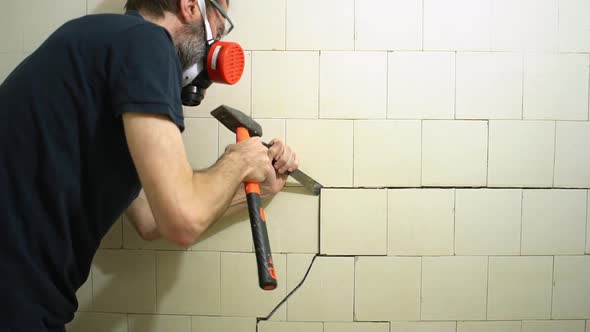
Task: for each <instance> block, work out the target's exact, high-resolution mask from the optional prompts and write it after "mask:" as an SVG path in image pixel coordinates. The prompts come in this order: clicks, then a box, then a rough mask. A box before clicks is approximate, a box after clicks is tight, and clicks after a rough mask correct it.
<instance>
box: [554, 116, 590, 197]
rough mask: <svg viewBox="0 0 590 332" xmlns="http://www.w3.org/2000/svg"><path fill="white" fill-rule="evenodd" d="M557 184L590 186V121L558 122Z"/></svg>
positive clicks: (556, 143)
mask: <svg viewBox="0 0 590 332" xmlns="http://www.w3.org/2000/svg"><path fill="white" fill-rule="evenodd" d="M554 181H555V183H554V184H555V186H556V187H577V188H588V187H590V123H588V122H573V121H572V122H565V121H559V122H557V128H556V138H555V180H554Z"/></svg>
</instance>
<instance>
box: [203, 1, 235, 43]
mask: <svg viewBox="0 0 590 332" xmlns="http://www.w3.org/2000/svg"><path fill="white" fill-rule="evenodd" d="M209 2H211V4H212V5H213V6H214V7H215V9H217V11H218V12H219V13H220V14H221V16H223V18H224V20H225V22H224V24H223V26H222V27H221V29H218V31H215V32H214V33H215V38H216V39H223V38H225V36H227V35H229V33H230V32H231V31H232V30H233V29H234V23H233V22H232V20H231V19H230V18H229V16H227V13H226V12H225V10H223V8H221V5H220V4H219V3H218V2H217V0H209Z"/></svg>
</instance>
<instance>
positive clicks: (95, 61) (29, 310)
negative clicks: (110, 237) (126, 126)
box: [0, 12, 184, 331]
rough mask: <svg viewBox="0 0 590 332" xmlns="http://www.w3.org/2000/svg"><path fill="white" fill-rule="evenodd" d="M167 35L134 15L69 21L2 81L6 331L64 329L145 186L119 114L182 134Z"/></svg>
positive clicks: (0, 284) (0, 200) (0, 186)
mask: <svg viewBox="0 0 590 332" xmlns="http://www.w3.org/2000/svg"><path fill="white" fill-rule="evenodd" d="M180 88H181V68H180V63H179V60H178V56H177V53H176V49H175V47H174V43H173V42H172V39H171V37H170V35H169V34H168V32H167V31H166V30H165V29H164V28H162V27H160V26H158V25H155V24H152V23H150V22H148V21H145V20H144V19H143V18H142V17H141V16H139V15H138V14H137V13H136V12H130V13H128V15H114V14H105V15H90V16H85V17H82V18H79V19H75V20H72V21H70V22H68V23H66V24H64V25H63V26H62V27H60V28H59V29H58V30H57V31H56V32H55V33H53V34H52V35H51V36H50V37H49V38H48V39H47V41H45V42H44V43H43V44H42V45H41V46H40V47H39V49H38V50H37V51H35V52H34V53H32V54H31V55H30V56H29V57H28V58H26V59H25V60H24V61H23V62H22V63H21V64H20V65H19V66H18V67H17V68H16V69H15V70H14V71H13V72H12V73H11V74H10V75H9V76H8V77H7V78H6V80H5V81H4V82H3V83H2V85H0V278H1V281H0V299H1V300H0V331H4V329H8V330H9V331H60V330H63V326H64V324H65V323H67V322H68V321H70V320H71V319H72V318H73V315H74V312H75V310H76V309H77V301H76V297H75V292H76V290H77V289H78V288H79V287H80V286H81V285H82V284H83V283H84V282H85V281H86V279H87V277H88V274H89V270H90V264H91V261H92V259H93V257H94V255H95V252H96V250H97V248H98V246H99V243H100V241H101V239H102V237H103V236H104V235H105V233H106V232H107V231H108V230H109V228H110V227H111V226H112V224H113V223H114V222H115V220H116V219H117V218H118V217H119V215H121V213H122V212H123V211H124V210H125V209H126V208H127V207H128V206H129V204H130V203H131V202H132V201H133V199H135V198H136V197H137V195H138V193H139V191H140V189H141V186H140V182H139V179H138V175H137V172H136V170H135V167H134V165H133V161H132V159H131V156H130V154H129V150H128V148H127V143H126V140H125V134H124V130H123V122H122V116H121V115H122V113H124V112H144V113H157V114H162V115H165V116H168V117H169V118H170V119H171V121H173V122H174V123H175V124H176V125H177V126H178V127H179V130H180V131H182V130H183V129H184V122H183V114H182V106H181V101H180Z"/></svg>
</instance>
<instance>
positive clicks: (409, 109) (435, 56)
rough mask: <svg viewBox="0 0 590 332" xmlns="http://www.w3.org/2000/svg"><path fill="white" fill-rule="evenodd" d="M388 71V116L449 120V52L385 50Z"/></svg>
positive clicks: (451, 78) (452, 59)
mask: <svg viewBox="0 0 590 332" xmlns="http://www.w3.org/2000/svg"><path fill="white" fill-rule="evenodd" d="M388 73H389V74H388V91H389V93H388V98H389V99H388V103H387V117H388V118H389V119H453V117H454V112H455V108H454V107H455V55H454V54H453V53H449V52H393V53H389V56H388Z"/></svg>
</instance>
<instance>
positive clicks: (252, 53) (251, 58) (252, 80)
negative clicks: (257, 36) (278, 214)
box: [217, 51, 254, 136]
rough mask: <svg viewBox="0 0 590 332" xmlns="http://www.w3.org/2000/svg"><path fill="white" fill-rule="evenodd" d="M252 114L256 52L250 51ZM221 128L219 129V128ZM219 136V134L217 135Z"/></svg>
mask: <svg viewBox="0 0 590 332" xmlns="http://www.w3.org/2000/svg"><path fill="white" fill-rule="evenodd" d="M249 70H250V103H249V105H250V116H254V75H253V74H254V52H253V51H251V52H250V68H249ZM218 128H219V127H218ZM218 130H219V129H218ZM217 136H219V135H217Z"/></svg>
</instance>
